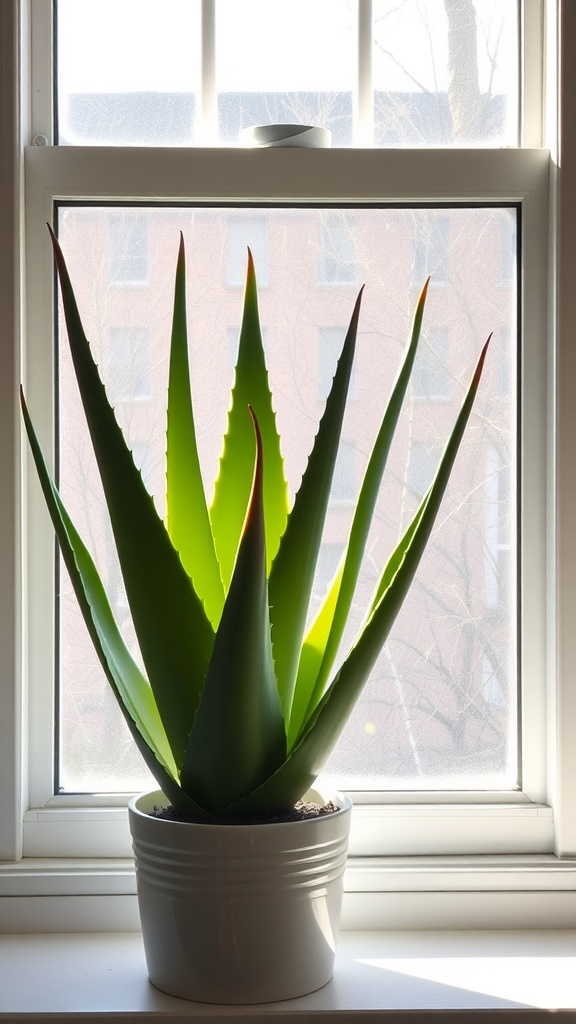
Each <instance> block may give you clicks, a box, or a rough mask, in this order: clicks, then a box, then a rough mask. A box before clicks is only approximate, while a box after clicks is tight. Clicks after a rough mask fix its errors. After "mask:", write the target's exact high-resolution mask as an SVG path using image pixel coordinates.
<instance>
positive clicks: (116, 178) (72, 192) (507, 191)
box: [25, 147, 551, 854]
mask: <svg viewBox="0 0 576 1024" xmlns="http://www.w3.org/2000/svg"><path fill="white" fill-rule="evenodd" d="M142 152H143V151H142V150H132V151H130V150H119V149H104V150H102V149H98V148H92V147H86V148H82V149H81V150H78V151H77V152H76V153H75V154H74V158H73V159H71V157H70V153H69V151H67V150H66V149H59V148H56V147H54V148H52V147H50V148H38V147H30V148H28V149H27V150H26V154H25V157H26V176H27V181H26V188H27V193H28V210H27V228H26V230H27V251H28V253H29V254H30V256H29V261H28V270H27V275H28V284H29V287H30V293H31V294H33V295H35V296H37V295H38V294H39V292H41V291H42V290H43V292H44V296H45V299H46V302H45V303H44V304H42V303H40V302H37V301H34V302H31V303H29V307H28V313H27V325H28V332H29V336H30V338H31V339H32V338H34V337H35V338H38V339H40V338H46V337H49V336H50V328H51V324H52V322H53V320H52V317H53V296H54V282H53V265H52V253H51V249H50V243H49V239H48V238H47V233H46V230H45V222H46V221H47V220H48V221H50V220H51V218H52V214H53V205H54V203H55V202H58V201H65V200H67V199H72V200H73V199H82V201H94V202H95V203H96V204H97V203H98V202H100V201H102V200H104V199H106V198H107V199H108V200H109V199H111V198H114V199H116V200H117V201H119V202H123V201H125V200H127V199H131V200H132V201H135V202H137V201H138V200H141V201H145V200H146V199H149V198H150V197H156V199H157V197H158V196H159V195H160V194H162V195H164V196H166V198H167V199H168V200H182V199H183V198H184V197H186V198H188V199H189V200H191V201H194V200H198V201H199V202H203V201H211V202H225V201H226V200H228V201H230V202H238V199H239V198H240V199H241V200H243V201H244V202H246V203H247V204H250V202H251V201H252V202H254V204H255V205H258V203H259V202H266V201H268V202H274V201H278V202H285V201H286V200H289V199H293V200H294V201H296V202H297V201H299V200H300V201H303V202H304V201H310V202H315V201H316V202H317V201H318V200H325V201H327V202H333V203H334V204H339V203H346V204H347V205H351V206H353V205H354V203H355V202H356V203H366V202H370V201H371V200H372V201H374V202H378V201H379V200H380V201H386V202H398V203H405V202H407V201H408V202H409V201H410V200H411V199H414V197H418V202H419V203H422V202H430V203H434V202H438V201H440V200H441V199H442V198H444V199H445V200H446V199H447V198H452V199H453V200H454V201H462V202H465V201H473V202H482V201H484V202H487V203H489V202H490V201H491V200H494V201H498V202H501V201H504V202H510V203H512V202H514V203H515V202H519V203H522V204H524V211H525V216H524V221H525V223H526V227H525V232H524V234H525V250H524V251H525V256H524V257H523V259H524V264H525V265H524V274H525V276H526V284H525V288H524V292H523V300H522V301H523V305H524V310H523V317H522V318H523V320H524V322H525V323H526V324H527V325H528V326H529V330H530V331H533V332H534V339H536V338H537V332H538V330H540V332H541V336H543V334H544V330H545V319H546V308H545V305H546V304H545V295H544V294H543V291H544V289H545V281H544V278H543V276H542V274H541V273H540V271H539V269H538V265H537V261H536V260H535V259H534V256H533V254H534V253H538V252H539V251H541V248H542V245H543V244H545V239H546V238H547V233H548V225H547V194H548V157H547V154H546V153H545V152H544V151H541V150H533V151H528V150H524V151H520V150H501V151H497V150H494V151H481V150H474V151H467V150H462V151H459V152H458V153H456V154H454V153H452V154H451V161H450V169H448V167H447V161H446V151H442V150H433V151H430V153H429V154H427V155H426V157H424V156H421V161H420V162H422V161H424V160H425V162H426V172H425V175H424V178H425V180H426V182H427V189H428V192H427V194H423V192H422V175H421V172H420V171H417V170H415V169H414V167H413V163H412V161H411V160H410V156H409V154H406V153H401V152H399V151H391V152H386V151H380V150H355V151H351V150H336V151H329V150H328V151H327V150H299V149H293V150H288V151H284V152H283V151H281V150H257V149H256V150H250V151H243V150H226V157H225V161H223V160H222V150H220V149H212V150H190V151H183V150H172V151H170V152H169V154H168V156H169V159H168V161H167V158H166V151H164V150H163V151H161V152H160V153H158V151H156V150H152V149H150V150H146V151H145V159H143V158H142ZM168 165H169V166H170V168H171V170H170V171H168ZM138 168H140V170H139V171H138ZM328 172H329V173H328ZM136 180H139V188H138V190H135V187H134V182H135V181H136ZM327 180H330V188H329V190H328V189H326V186H325V182H326V181H327ZM357 180H359V181H361V182H362V189H361V195H359V194H358V192H359V189H358V188H357V185H356V181H357ZM384 180H385V181H386V191H385V193H383V189H382V181H384ZM110 181H113V182H114V189H113V195H111V192H110V188H109V184H108V183H109V182H110ZM294 182H297V183H298V184H297V185H296V186H295V185H294ZM539 293H540V294H539ZM42 309H44V313H43V314H42ZM526 352H527V355H528V358H527V360H526V361H525V374H526V380H527V382H528V384H527V397H526V403H525V406H524V408H534V407H535V408H541V409H542V410H544V408H545V403H544V402H541V401H540V397H541V396H538V397H537V398H536V400H535V402H533V401H532V398H533V397H534V396H533V395H532V393H531V392H532V391H533V390H534V387H535V386H536V389H538V387H539V386H540V383H541V380H542V376H543V372H544V355H543V352H542V350H541V346H540V347H539V346H538V344H537V342H536V341H535V340H531V341H530V342H529V344H527V346H526ZM52 358H53V357H52V352H51V350H50V349H49V347H48V346H45V345H44V346H43V347H42V349H41V350H38V351H35V352H34V357H33V358H32V359H31V360H30V365H29V371H28V377H27V382H26V388H27V396H28V400H29V404H30V407H31V408H32V409H34V410H36V409H44V410H45V411H46V413H47V415H46V416H45V418H44V419H42V418H40V417H39V416H38V414H37V413H36V412H35V423H36V429H37V430H38V433H39V436H40V438H41V441H42V444H43V447H44V450H45V451H47V452H49V451H51V450H52V448H53V432H52V419H51V417H50V403H48V402H46V395H45V383H44V382H45V381H47V380H51V379H53V371H54V367H53V363H52ZM544 429H545V428H544V423H543V422H539V423H536V422H535V421H532V420H531V422H530V423H527V424H526V425H525V428H524V430H523V433H525V435H526V443H527V444H528V445H529V446H533V444H534V442H535V440H536V439H537V438H538V437H539V436H541V435H542V433H543V432H544ZM532 435H533V436H532ZM523 461H524V462H526V460H523ZM530 468H531V469H536V463H535V462H534V460H533V461H532V462H531V464H530ZM543 471H544V470H543V465H542V463H541V464H540V472H543ZM525 486H526V505H527V507H528V508H530V509H534V510H537V509H538V506H539V505H541V504H542V502H541V501H539V499H538V493H539V492H538V489H537V485H536V482H535V480H533V479H532V478H531V477H530V478H529V479H527V481H526V485H525ZM38 490H39V489H38V488H36V487H34V486H32V485H31V487H30V491H29V494H28V502H29V508H30V515H31V517H32V520H33V519H34V517H36V516H38V517H39V518H42V520H43V521H44V525H43V527H42V529H43V530H44V528H45V534H46V535H45V549H46V553H45V557H44V564H43V566H42V569H41V570H40V571H39V572H38V576H37V577H36V578H35V579H32V578H31V579H30V581H29V590H30V593H31V595H33V597H32V601H31V611H30V614H31V619H30V633H31V635H33V636H35V637H38V636H42V637H43V642H42V644H41V645H40V646H41V650H42V665H38V663H37V653H36V651H35V650H31V651H30V656H29V657H30V687H31V693H34V694H35V696H34V700H33V701H32V704H33V707H34V708H35V709H36V712H37V713H36V716H35V717H37V718H38V719H39V721H40V722H44V721H46V716H47V715H49V713H50V711H49V709H50V706H51V705H50V699H49V696H48V692H49V686H48V685H47V683H46V678H45V676H46V669H45V666H46V665H47V664H53V660H52V658H51V656H50V652H51V643H52V641H51V638H50V635H49V626H50V622H47V621H46V616H45V614H44V611H43V610H44V609H45V607H46V604H47V601H49V598H50V593H51V592H52V591H51V588H50V587H49V583H48V581H49V580H50V578H51V568H50V562H51V559H52V553H53V538H52V537H51V526H50V524H49V522H47V519H48V517H47V516H46V513H45V510H44V506H43V501H42V497H41V495H40V494H39V493H38ZM543 523H544V520H543V516H542V515H539V514H538V513H537V515H536V516H534V517H533V519H532V521H530V520H528V522H527V523H525V524H524V527H523V528H524V530H525V531H526V533H527V535H528V536H532V537H534V536H537V537H538V538H539V540H538V543H537V544H536V545H535V544H534V542H532V543H531V542H530V541H529V540H525V542H524V544H525V550H526V551H531V550H535V551H537V552H539V551H540V550H541V548H542V546H543V538H544V534H543ZM48 553H49V554H48ZM532 561H533V562H534V565H533V566H532V567H531V569H530V576H531V577H532V578H534V577H533V575H532V574H533V573H535V574H536V576H537V578H538V579H540V580H542V579H543V575H542V573H543V568H544V567H543V565H542V564H536V562H537V561H541V560H539V559H538V558H537V557H536V558H533V559H532ZM30 565H31V569H32V571H34V570H35V569H36V568H37V566H38V561H37V559H36V558H34V560H31V562H30ZM42 581H45V582H46V584H47V585H46V590H45V592H44V593H42V590H41V587H42ZM541 593H543V588H542V586H540V585H537V586H531V587H530V588H528V589H527V593H526V595H524V597H523V599H525V600H527V601H528V604H530V601H531V600H533V595H534V594H541ZM529 614H530V615H531V618H532V619H534V622H537V621H538V620H541V619H542V611H541V610H536V609H534V608H533V609H532V610H530V612H529ZM525 643H526V644H527V645H528V647H529V648H530V649H529V650H527V651H526V652H524V657H523V662H524V663H525V664H527V665H529V666H532V667H533V670H534V671H535V667H536V666H537V665H539V666H540V670H539V673H538V674H539V675H540V676H541V674H542V672H543V671H544V668H543V653H542V652H543V650H544V637H543V635H540V636H538V631H537V630H536V627H535V626H534V628H533V629H532V630H530V631H529V632H527V633H526V634H525ZM531 645H533V646H531ZM535 675H536V671H535ZM35 680H36V682H35ZM527 685H528V687H529V691H530V692H531V693H533V694H534V695H536V693H537V690H538V684H537V681H536V680H535V681H533V682H532V683H528V684H527ZM43 705H44V706H43ZM525 708H526V710H525V712H524V718H525V724H526V728H528V729H529V730H530V734H531V735H532V734H535V733H536V732H537V728H536V725H535V723H536V721H537V720H538V718H539V717H540V716H541V706H540V703H539V700H538V698H537V697H536V696H534V699H530V700H527V701H526V703H525ZM31 728H32V730H34V716H33V719H32V721H31ZM35 737H36V739H35V743H34V750H35V751H37V752H38V754H37V756H38V757H39V759H40V761H41V762H42V764H43V767H42V768H41V769H40V770H35V768H34V764H33V763H32V762H31V765H30V769H31V771H30V792H31V794H32V801H33V807H34V808H45V809H49V808H52V807H53V808H56V807H58V808H65V807H66V802H67V801H68V800H69V799H70V798H69V797H65V796H53V795H52V794H51V791H50V788H49V783H50V782H51V774H50V766H51V765H52V764H53V750H52V748H51V746H50V744H49V743H48V741H47V737H46V736H45V735H43V734H42V727H41V726H39V727H38V728H37V729H36V732H35ZM536 746H537V744H536V741H535V738H534V737H532V738H531V740H530V749H531V759H530V765H529V766H528V769H527V772H526V788H525V790H524V793H523V794H521V793H510V792H506V793H490V794H488V795H486V794H484V795H482V794H473V793H467V794H465V796H464V798H463V797H462V795H461V796H460V799H461V800H462V799H463V800H464V803H465V804H466V805H469V804H473V805H476V806H477V808H478V811H477V813H479V808H480V807H482V806H485V805H486V804H491V805H494V806H495V818H494V827H493V830H492V834H493V841H494V843H495V847H494V848H495V849H496V848H498V850H501V840H500V838H499V834H500V827H501V826H500V823H499V818H500V812H499V811H498V810H497V808H498V806H500V805H506V806H508V805H512V806H517V807H518V806H520V805H522V804H523V802H524V803H527V802H531V803H534V802H537V803H541V802H542V801H543V800H544V797H545V772H544V752H543V748H541V749H540V753H539V755H538V757H537V756H536V755H535V753H534V751H535V749H536ZM40 751H42V753H40ZM355 798H356V800H357V802H358V803H362V804H365V805H366V806H370V805H377V804H378V803H379V799H378V797H375V795H374V794H361V793H359V794H358V795H357V796H356V797H355ZM404 798H406V794H400V796H399V797H393V798H392V799H393V800H396V801H397V800H398V799H404ZM386 799H387V800H388V794H387V796H386ZM444 799H445V798H444V797H443V796H442V797H439V796H438V795H437V794H434V795H432V794H431V793H424V794H421V802H422V803H423V804H424V805H426V806H427V808H428V811H427V814H428V817H429V818H430V819H431V818H432V814H431V813H430V808H431V806H433V805H434V804H435V803H436V804H438V803H439V802H442V801H443V800H444ZM106 800H108V802H109V798H108V797H107V798H106ZM78 802H79V800H78V799H76V798H74V800H73V803H76V804H78ZM405 802H407V803H409V804H410V806H412V807H414V806H415V803H416V801H415V799H414V797H413V796H412V795H411V796H410V797H409V798H408V799H406V800H405ZM451 807H452V808H453V807H454V800H453V799H452V800H451ZM34 813H35V812H30V813H29V815H28V816H27V825H26V826H25V833H26V834H27V833H30V832H32V831H38V830H39V827H40V826H39V825H38V822H39V821H40V819H41V818H42V815H41V816H40V817H37V818H35V819H33V820H32V817H31V815H32V814H34ZM451 813H453V811H452V812H451ZM68 817H69V818H70V819H72V817H73V812H72V810H71V809H70V811H69V814H68ZM34 822H35V824H34ZM532 824H533V825H534V851H535V852H540V853H543V852H549V850H550V848H551V846H550V843H551V839H550V833H549V829H548V826H547V825H546V826H544V819H543V818H540V819H539V818H538V817H537V816H535V817H534V820H533V822H532ZM430 827H431V826H430ZM444 828H445V826H444V825H438V828H437V830H436V832H435V834H434V835H433V836H432V835H430V839H429V847H428V850H429V852H430V853H433V852H436V851H437V850H438V849H439V847H442V846H443V843H444V840H443V834H444ZM412 835H413V826H412V824H411V823H410V824H407V836H412ZM411 841H412V840H411V839H410V840H407V842H408V846H407V847H406V848H405V852H406V851H407V850H408V849H409V848H410V842H411ZM454 841H455V846H454V849H455V850H458V851H459V852H462V853H465V852H466V853H470V852H473V848H472V844H471V843H470V833H469V830H468V826H467V825H466V824H465V822H464V818H463V819H462V831H461V835H460V838H459V840H458V841H456V840H454ZM394 842H396V840H394ZM522 842H525V840H522ZM368 845H369V846H370V848H371V849H372V848H373V846H374V843H373V841H370V843H369V844H368ZM33 848H34V849H35V850H41V849H42V846H41V845H38V842H37V841H36V840H34V842H33ZM360 848H361V849H362V850H363V849H364V848H365V840H363V841H362V843H361V844H360ZM50 849H52V847H51V846H50ZM388 850H389V841H388V840H383V845H382V847H381V849H380V852H381V853H382V854H384V853H386V852H388Z"/></svg>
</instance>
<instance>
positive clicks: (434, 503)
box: [234, 339, 490, 812]
mask: <svg viewBox="0 0 576 1024" xmlns="http://www.w3.org/2000/svg"><path fill="white" fill-rule="evenodd" d="M489 341H490V339H488V342H486V344H485V346H484V348H483V349H482V352H481V355H480V358H479V360H478V363H477V366H476V369H475V371H474V375H473V377H472V381H471V383H470V386H469V388H468V391H467V394H466V397H465V399H464V403H463V405H462V408H461V410H460V412H459V414H458V417H457V420H456V423H455V425H454V428H453V430H452V433H451V435H450V437H449V439H448V442H447V445H446V448H445V450H444V454H443V456H442V459H441V461H440V464H439V466H438V470H437V472H436V476H435V478H434V481H433V483H432V486H431V487H430V490H429V492H428V494H427V495H426V496H425V498H424V500H423V502H422V504H421V506H420V508H419V509H418V511H417V513H416V516H415V517H414V519H415V521H416V526H414V522H412V523H411V524H410V526H409V527H408V529H407V531H406V532H405V534H404V536H403V538H402V540H401V541H400V544H399V545H398V549H397V551H396V552H395V553H394V555H393V558H395V561H396V563H397V569H396V572H395V574H394V576H393V577H392V579H390V580H389V582H388V586H387V589H386V590H384V591H383V592H382V593H381V595H380V598H379V600H378V603H377V605H376V606H375V608H374V610H373V612H372V615H371V616H370V618H369V619H368V621H367V622H366V625H365V626H364V628H363V630H362V632H361V634H360V636H359V638H358V639H357V641H356V643H355V644H354V646H353V647H352V649H351V651H350V653H349V654H348V657H347V658H346V660H345V661H344V663H343V665H342V666H341V668H340V669H339V671H338V673H337V674H336V676H335V678H334V680H333V681H332V683H331V684H330V686H329V688H328V690H327V691H326V693H325V694H324V696H323V697H322V699H321V701H320V703H319V704H318V705H317V707H316V708H315V710H314V711H313V713H312V715H311V716H310V717H309V718H308V720H307V722H306V723H305V725H304V727H303V729H302V732H301V734H300V736H299V737H298V738H297V740H296V743H295V745H294V747H293V748H292V750H291V751H290V753H289V754H288V757H287V758H286V760H285V762H284V764H282V765H281V766H280V768H279V769H278V770H277V771H276V772H275V773H274V775H273V776H271V778H269V779H267V780H266V782H265V783H264V784H263V785H262V786H260V787H259V788H258V789H257V790H255V791H254V792H253V793H251V794H249V795H248V796H247V797H245V798H244V799H243V800H241V801H238V803H237V804H235V805H234V810H235V811H239V812H240V811H246V810H250V809H251V808H252V807H259V808H262V809H265V808H272V807H287V806H290V805H291V804H292V803H293V801H294V800H297V799H298V797H299V795H301V794H302V792H304V790H305V789H306V788H308V786H310V785H311V784H312V782H313V781H314V779H315V778H316V777H317V775H318V774H319V773H320V772H321V771H322V768H323V766H324V764H325V762H326V760H327V758H328V757H329V755H330V753H331V751H332V749H333V747H334V744H335V743H336V742H337V740H338V737H339V735H340V733H341V732H342V729H343V728H344V725H345V724H346V721H347V719H348V717H349V715H350V712H351V710H352V708H353V707H354V705H355V703H356V701H357V699H358V696H359V694H360V693H361V690H362V688H363V686H364V685H365V683H366V681H367V679H368V677H369V675H370V672H371V670H372V668H373V666H374V664H375V662H376V660H377V658H378V655H379V654H380V651H381V650H382V647H383V645H384V643H385V641H386V638H387V636H388V634H389V632H390V629H391V627H392V625H393V623H394V620H395V618H396V616H397V614H398V612H399V610H400V608H401V606H402V603H403V601H404V598H405V597H406V594H407V593H408V590H409V588H410V585H411V583H412V580H413V578H414V575H415V573H416V570H417V568H418V565H419V563H420V560H421V557H422V555H423V553H424V551H425V549H426V545H427V543H428V540H429V537H430V534H431V532H432V528H433V526H434V522H435V519H436V516H437V513H438V510H439V508H440V504H441V501H442V498H443V495H444V492H445V490H446V487H447V484H448V480H449V478H450V473H451V470H452V466H453V464H454V460H455V458H456V454H457V452H458V448H459V446H460V441H461V440H462V435H463V433H464V430H465V427H466V424H467V422H468V419H469V416H470V412H471V409H472V405H473V402H474V398H475V396H476V392H477V390H478V385H479V383H480V377H481V374H482V368H483V365H484V360H485V358H486V351H487V348H488V344H489ZM384 574H385V575H387V576H388V574H387V572H386V570H385V573H384Z"/></svg>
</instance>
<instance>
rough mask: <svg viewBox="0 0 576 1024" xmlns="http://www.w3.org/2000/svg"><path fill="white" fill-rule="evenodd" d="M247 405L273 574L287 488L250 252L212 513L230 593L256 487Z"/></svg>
mask: <svg viewBox="0 0 576 1024" xmlns="http://www.w3.org/2000/svg"><path fill="white" fill-rule="evenodd" d="M248 406H250V407H251V408H252V409H253V410H254V413H255V415H256V417H257V419H258V423H259V426H260V431H261V435H262V445H263V450H264V517H265V522H266V544H267V551H268V554H267V564H268V570H269V569H270V565H271V563H272V560H273V558H274V555H275V554H276V551H277V549H278V544H279V541H280V537H281V536H282V534H283V532H284V529H285V527H286V519H287V516H288V487H287V484H286V479H285V476H284V463H283V460H282V454H281V451H280V438H279V436H278V431H277V428H276V416H275V413H274V409H273V406H272V395H271V392H270V386H269V383H268V371H267V369H266V360H265V356H264V348H263V345H262V335H261V331H260V320H259V314H258V295H257V289H256V275H255V271H254V263H253V260H252V254H251V252H250V250H248V269H247V274H246V290H245V294H244V310H243V316H242V328H241V331H240V343H239V349H238V359H237V363H236V375H235V380H234V386H233V388H232V400H231V406H230V410H229V413H228V427H227V431H226V435H225V437H224V448H223V451H222V455H221V458H220V469H219V474H218V479H217V481H216V486H215V490H214V499H213V502H212V507H211V509H210V521H211V524H212V531H213V534H214V543H215V545H216V552H217V556H218V561H219V563H220V569H221V573H222V580H223V583H224V587H225V588H226V589H227V588H228V585H229V583H230V579H231V576H232V570H233V567H234V561H235V558H236V551H237V548H238V543H239V540H240V536H241V533H242V527H243V523H244V518H245V515H246V508H247V506H248V500H249V498H250V488H251V484H252V474H253V467H254V431H253V429H252V426H251V423H250V417H249V415H248V413H247V408H248Z"/></svg>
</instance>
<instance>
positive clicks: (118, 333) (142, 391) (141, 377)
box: [108, 327, 152, 404]
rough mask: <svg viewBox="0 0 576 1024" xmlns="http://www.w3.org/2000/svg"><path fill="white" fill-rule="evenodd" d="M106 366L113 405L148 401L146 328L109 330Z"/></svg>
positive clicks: (147, 340)
mask: <svg viewBox="0 0 576 1024" xmlns="http://www.w3.org/2000/svg"><path fill="white" fill-rule="evenodd" d="M108 364H109V371H108V380H109V381H110V387H111V388H112V393H111V394H110V400H111V402H112V403H113V404H115V403H116V402H118V401H128V402H135V401H145V400H146V399H147V398H150V394H151V390H152V385H151V380H150V372H151V365H150V364H151V345H150V332H149V331H148V330H147V329H146V328H145V327H111V328H110V334H109V341H108Z"/></svg>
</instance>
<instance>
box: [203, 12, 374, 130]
mask: <svg viewBox="0 0 576 1024" xmlns="http://www.w3.org/2000/svg"><path fill="white" fill-rule="evenodd" d="M356 16H357V4H356V2H352V0H312V2H310V0H292V2H291V3H289V4H287V3H270V2H269V0H242V2H241V3H239V2H238V0H217V3H216V88H217V94H218V128H219V136H220V138H221V139H222V140H223V141H225V142H237V141H238V139H239V134H240V132H241V130H242V129H243V128H247V127H249V126H251V125H258V124H311V125H320V126H321V127H323V128H328V129H330V131H331V132H332V144H333V145H334V146H349V145H350V143H351V141H352V90H353V87H354V74H355V31H356Z"/></svg>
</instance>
